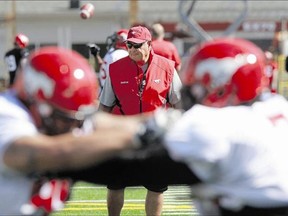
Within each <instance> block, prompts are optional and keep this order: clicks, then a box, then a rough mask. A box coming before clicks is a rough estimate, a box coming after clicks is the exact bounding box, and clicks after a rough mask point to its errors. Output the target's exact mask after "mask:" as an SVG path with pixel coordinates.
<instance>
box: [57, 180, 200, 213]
mask: <svg viewBox="0 0 288 216" xmlns="http://www.w3.org/2000/svg"><path fill="white" fill-rule="evenodd" d="M169 188H171V187H169ZM169 190H170V189H169ZM174 190H177V188H175V189H174ZM165 193H166V192H165ZM106 194H107V189H106V187H105V186H99V185H93V184H88V183H84V182H79V183H77V184H75V185H74V187H73V189H72V193H71V198H70V200H69V202H68V203H67V204H66V206H65V208H64V209H63V210H61V211H59V212H55V213H53V214H52V216H92V215H93V216H106V215H108V214H107V205H106ZM145 196H146V189H145V188H143V187H128V188H126V190H125V203H124V207H123V209H122V212H121V216H145V205H144V204H145ZM169 200H170V198H165V199H164V206H163V214H162V215H163V216H175V215H177V216H187V215H194V216H196V215H197V214H196V212H194V213H193V208H192V207H191V201H190V200H187V202H185V203H180V202H181V201H179V200H178V201H177V200H175V201H173V200H172V202H171V201H169Z"/></svg>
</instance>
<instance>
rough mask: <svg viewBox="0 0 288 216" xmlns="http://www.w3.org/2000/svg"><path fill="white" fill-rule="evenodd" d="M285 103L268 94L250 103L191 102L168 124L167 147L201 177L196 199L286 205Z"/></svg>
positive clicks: (287, 114) (226, 203) (232, 205)
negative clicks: (221, 105)
mask: <svg viewBox="0 0 288 216" xmlns="http://www.w3.org/2000/svg"><path fill="white" fill-rule="evenodd" d="M287 134H288V102H287V101H286V99H285V98H283V97H282V96H280V95H275V96H271V95H269V96H268V97H266V98H265V99H263V101H259V102H255V103H254V104H253V105H252V106H233V107H232V106H231V107H226V108H211V107H206V106H202V105H195V106H194V107H192V108H191V109H190V110H188V111H187V112H186V113H185V114H184V115H183V117H182V118H181V119H180V120H179V121H178V122H177V123H176V124H175V125H174V126H173V128H171V130H170V131H169V133H168V135H167V137H166V144H165V145H166V148H167V149H168V151H169V154H170V155H171V157H172V158H173V159H174V160H177V161H182V162H185V163H186V164H187V165H188V166H189V167H190V169H191V170H192V171H193V172H194V173H195V174H196V175H197V176H198V177H199V178H200V179H201V180H202V181H203V184H202V185H201V186H200V185H197V186H194V187H193V186H192V193H193V194H194V195H195V196H196V197H198V198H199V197H200V198H204V199H209V198H220V200H219V201H220V204H221V205H222V207H225V208H230V209H239V208H241V206H244V205H248V206H252V207H260V208H261V207H262V208H264V207H266V208H269V207H279V206H288V156H287V154H288V141H287Z"/></svg>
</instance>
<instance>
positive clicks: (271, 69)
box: [264, 51, 278, 93]
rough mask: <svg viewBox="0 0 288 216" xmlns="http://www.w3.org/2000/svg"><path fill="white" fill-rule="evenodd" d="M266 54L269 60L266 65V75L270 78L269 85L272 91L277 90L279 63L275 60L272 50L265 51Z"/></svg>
mask: <svg viewBox="0 0 288 216" xmlns="http://www.w3.org/2000/svg"><path fill="white" fill-rule="evenodd" d="M264 53H265V56H266V60H267V65H266V75H267V76H268V78H269V87H270V89H271V92H274V93H275V92H277V86H278V81H277V79H278V64H277V62H276V61H275V60H274V57H273V53H271V52H270V51H265V52H264Z"/></svg>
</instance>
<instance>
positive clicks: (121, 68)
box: [109, 51, 174, 115]
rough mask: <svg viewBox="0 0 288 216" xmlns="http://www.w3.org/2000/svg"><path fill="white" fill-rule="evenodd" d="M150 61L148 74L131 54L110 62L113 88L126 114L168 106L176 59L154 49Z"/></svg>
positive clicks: (122, 111)
mask: <svg viewBox="0 0 288 216" xmlns="http://www.w3.org/2000/svg"><path fill="white" fill-rule="evenodd" d="M148 64H149V65H148V68H147V71H146V73H145V75H144V74H143V72H142V69H141V68H140V67H139V66H138V65H137V64H136V63H135V62H134V61H133V60H132V59H130V57H129V56H127V57H124V58H122V59H120V60H118V61H116V62H114V63H112V64H110V68H109V73H110V78H111V84H112V88H113V91H114V93H115V96H116V98H117V99H118V101H117V105H118V106H119V107H120V110H121V113H122V114H123V115H133V114H138V113H142V112H149V111H153V110H155V109H156V108H157V107H161V106H163V107H165V106H166V103H167V98H168V94H169V89H170V86H171V83H172V80H173V73H174V62H173V61H171V60H168V59H166V58H164V57H161V56H159V55H156V54H154V53H153V51H151V52H150V57H149V61H148ZM121 113H120V114H121ZM116 114H117V113H116ZM118 114H119V113H118Z"/></svg>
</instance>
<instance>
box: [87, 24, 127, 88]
mask: <svg viewBox="0 0 288 216" xmlns="http://www.w3.org/2000/svg"><path fill="white" fill-rule="evenodd" d="M127 34H128V30H127V29H120V30H119V31H117V32H115V33H113V34H112V35H111V36H109V37H107V39H106V43H107V53H106V54H105V56H104V58H103V59H99V57H100V56H99V52H100V48H99V47H98V46H96V47H91V48H90V51H91V53H92V55H93V56H95V57H97V59H96V63H97V64H98V65H99V75H98V76H99V81H100V85H101V88H103V86H104V82H105V80H106V78H107V76H109V65H110V64H111V63H113V62H115V61H117V60H119V59H121V58H123V57H126V56H128V52H127V48H126V44H125V40H126V39H127Z"/></svg>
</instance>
